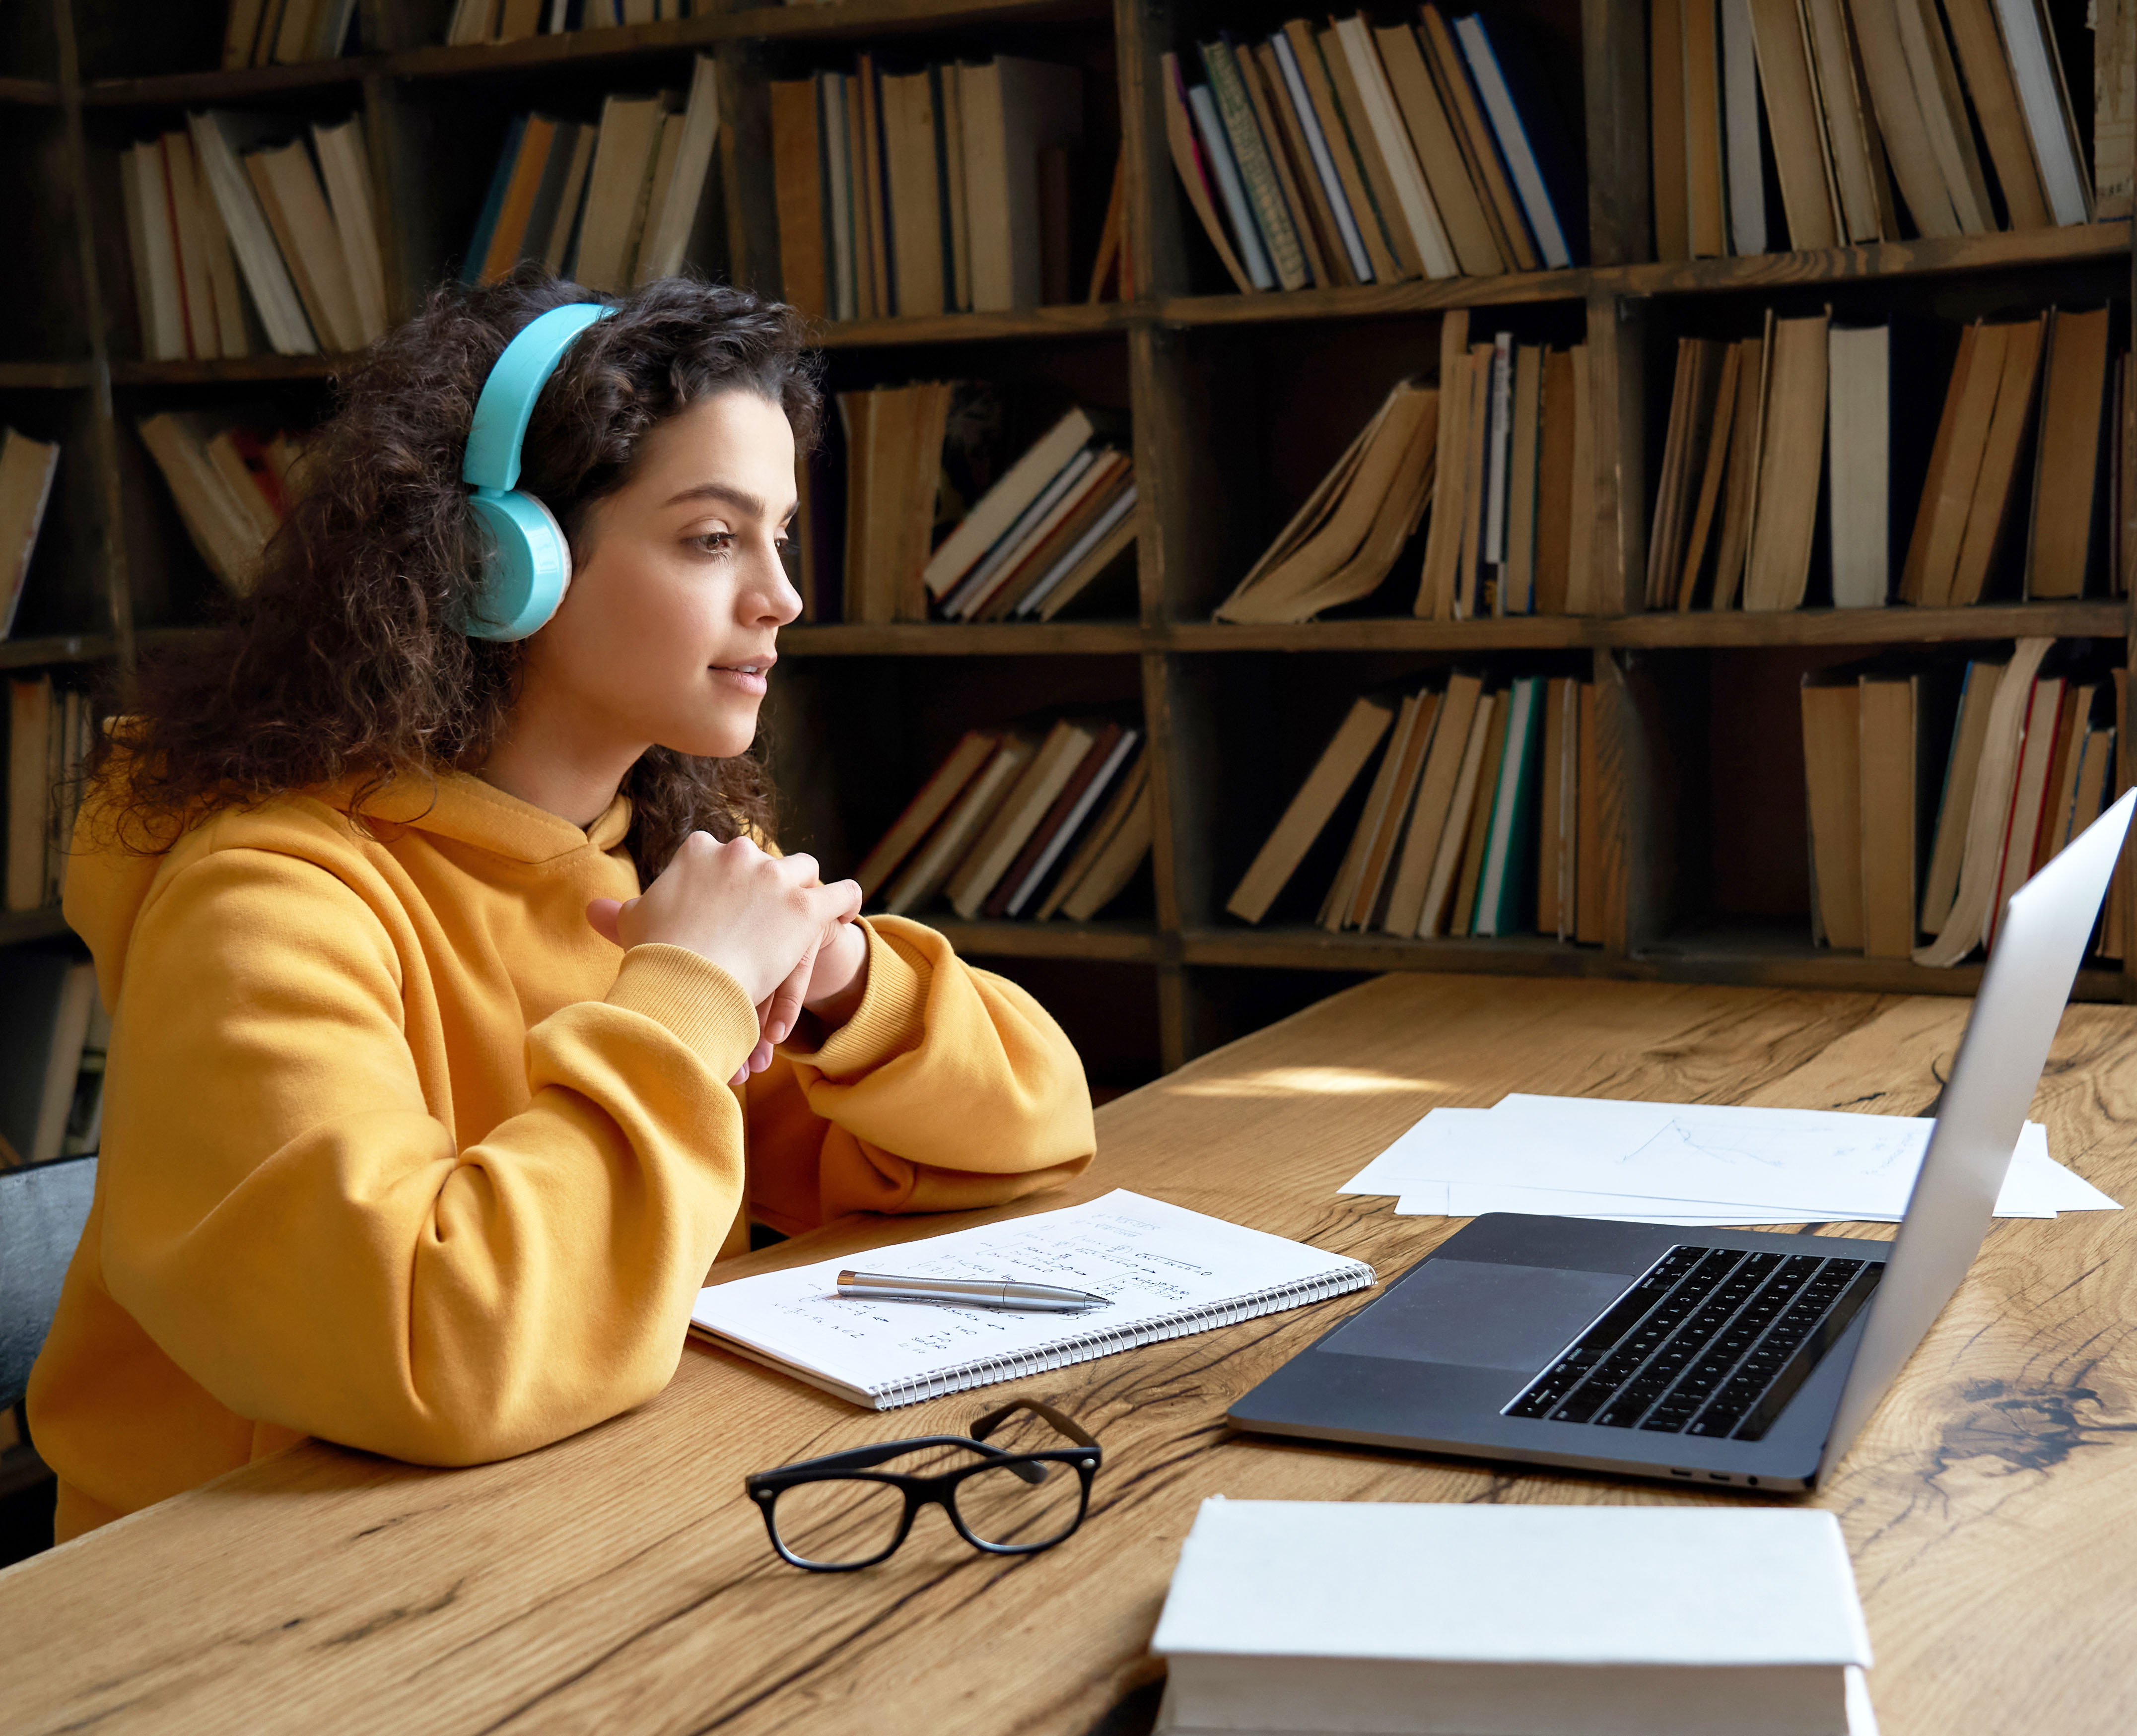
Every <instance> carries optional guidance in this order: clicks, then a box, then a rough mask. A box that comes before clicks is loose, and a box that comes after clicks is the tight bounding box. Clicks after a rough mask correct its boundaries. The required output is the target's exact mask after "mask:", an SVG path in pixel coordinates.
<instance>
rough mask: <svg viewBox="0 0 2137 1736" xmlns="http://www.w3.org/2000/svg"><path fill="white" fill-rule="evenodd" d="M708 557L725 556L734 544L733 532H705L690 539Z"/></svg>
mask: <svg viewBox="0 0 2137 1736" xmlns="http://www.w3.org/2000/svg"><path fill="white" fill-rule="evenodd" d="M690 540H691V541H692V542H694V543H696V544H697V545H698V547H699V548H701V549H703V551H704V552H706V553H707V554H708V555H722V554H725V553H726V552H728V549H729V548H731V547H733V544H734V532H733V531H706V532H703V533H702V534H701V535H699V536H695V537H691V539H690Z"/></svg>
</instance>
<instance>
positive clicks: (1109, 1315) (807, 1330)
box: [690, 1189, 1374, 1402]
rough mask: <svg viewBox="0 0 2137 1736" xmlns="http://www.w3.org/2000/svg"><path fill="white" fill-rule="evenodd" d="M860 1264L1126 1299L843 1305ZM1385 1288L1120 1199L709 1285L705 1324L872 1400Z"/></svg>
mask: <svg viewBox="0 0 2137 1736" xmlns="http://www.w3.org/2000/svg"><path fill="white" fill-rule="evenodd" d="M849 1269H851V1270H856V1271H861V1272H873V1271H879V1270H880V1271H886V1272H895V1273H897V1274H898V1276H902V1277H934V1278H981V1279H995V1278H1011V1279H1015V1280H1018V1281H1023V1282H1026V1283H1035V1284H1055V1285H1060V1286H1064V1287H1066V1288H1069V1289H1072V1290H1088V1291H1096V1292H1097V1293H1098V1294H1099V1295H1101V1296H1108V1297H1111V1298H1112V1306H1109V1307H1106V1308H1094V1309H1091V1310H1088V1311H1085V1312H1083V1313H1080V1314H1043V1313H1036V1312H1030V1311H1020V1310H1015V1309H1006V1308H975V1307H968V1306H961V1305H959V1304H956V1303H950V1302H893V1301H882V1300H879V1299H875V1298H863V1297H858V1296H840V1295H839V1294H837V1290H836V1286H837V1280H838V1274H839V1273H840V1272H841V1271H845V1270H849ZM1372 1281H1374V1273H1373V1269H1372V1268H1371V1267H1370V1266H1367V1265H1365V1263H1363V1262H1361V1261H1356V1260H1352V1259H1350V1258H1348V1257H1346V1256H1344V1255H1341V1254H1331V1253H1327V1252H1324V1251H1322V1249H1319V1248H1315V1247H1307V1245H1306V1244H1304V1243H1303V1242H1292V1241H1288V1240H1286V1239H1285V1238H1283V1237H1282V1236H1272V1235H1268V1234H1267V1233H1263V1231H1260V1230H1252V1229H1247V1228H1244V1227H1242V1226H1241V1225H1239V1224H1235V1223H1225V1222H1224V1220H1223V1219H1222V1218H1210V1217H1206V1216H1205V1215H1204V1214H1203V1213H1200V1212H1190V1211H1189V1210H1187V1209H1186V1208H1185V1207H1181V1206H1176V1205H1169V1204H1166V1203H1165V1202H1164V1201H1162V1200H1157V1199H1146V1198H1144V1197H1143V1196H1142V1195H1141V1194H1132V1193H1130V1192H1128V1191H1127V1190H1126V1189H1115V1190H1114V1191H1113V1192H1112V1193H1111V1194H1106V1195H1105V1196H1104V1197H1103V1198H1102V1199H1094V1200H1092V1201H1089V1202H1088V1203H1087V1204H1083V1205H1075V1206H1068V1207H1064V1208H1063V1209H1061V1210H1059V1211H1057V1212H1041V1213H1034V1215H1032V1216H1030V1217H1028V1218H1013V1219H1011V1220H1010V1221H1009V1222H1008V1223H994V1224H985V1225H981V1226H980V1227H979V1228H974V1229H967V1230H955V1231H952V1233H949V1234H948V1235H945V1236H933V1237H930V1238H927V1239H926V1240H924V1241H920V1242H905V1243H903V1245H901V1246H898V1247H886V1248H884V1249H883V1250H881V1251H880V1252H864V1253H853V1254H844V1255H841V1256H840V1257H838V1258H836V1259H832V1260H821V1261H818V1262H815V1264H813V1265H809V1266H797V1267H791V1268H790V1269H788V1270H786V1271H785V1272H763V1273H760V1274H759V1275H757V1276H754V1277H747V1278H737V1279H735V1280H734V1281H732V1282H730V1283H726V1284H716V1285H713V1286H709V1287H708V1288H706V1289H704V1290H702V1291H699V1293H698V1304H697V1306H696V1307H695V1308H694V1310H693V1311H691V1315H690V1320H691V1324H692V1325H694V1326H697V1327H699V1328H700V1329H702V1330H704V1331H707V1332H709V1333H713V1334H715V1335H718V1336H719V1337H722V1338H728V1339H732V1340H734V1341H735V1342H736V1343H737V1344H739V1345H745V1346H747V1348H749V1349H752V1350H755V1351H757V1352H759V1353H761V1354H764V1355H767V1356H770V1357H772V1358H775V1359H777V1360H779V1361H781V1362H786V1363H790V1364H794V1365H795V1366H796V1367H799V1368H803V1369H811V1370H814V1371H815V1372H816V1373H818V1374H825V1375H828V1376H830V1378H831V1379H835V1380H839V1381H842V1382H844V1383H845V1384H847V1385H848V1386H850V1387H853V1388H857V1389H859V1390H860V1391H862V1392H866V1393H871V1394H883V1393H900V1394H903V1393H904V1391H905V1389H906V1388H916V1389H915V1390H913V1391H912V1392H911V1393H910V1397H911V1398H916V1399H917V1398H923V1397H926V1396H928V1394H929V1393H932V1392H949V1391H954V1390H956V1389H957V1388H959V1387H961V1386H968V1385H976V1384H979V1383H981V1382H982V1381H984V1380H988V1379H1005V1378H1007V1377H1008V1376H1009V1375H1010V1374H1022V1373H1026V1372H1030V1371H1031V1370H1033V1369H1040V1368H1052V1367H1059V1366H1061V1365H1062V1364H1064V1363H1067V1362H1072V1361H1075V1362H1080V1361H1083V1360H1085V1359H1087V1358H1088V1357H1090V1356H1101V1355H1104V1354H1107V1352H1108V1351H1112V1350H1116V1349H1127V1348H1128V1347H1129V1346H1130V1345H1133V1344H1142V1343H1149V1342H1152V1341H1154V1340H1156V1339H1159V1338H1167V1337H1173V1336H1176V1335H1179V1334H1180V1333H1183V1332H1192V1331H1199V1330H1202V1329H1204V1328H1205V1327H1208V1326H1215V1325H1223V1324H1225V1323H1226V1322H1227V1321H1229V1320H1234V1319H1244V1318H1246V1317H1247V1315H1249V1313H1261V1312H1263V1311H1267V1310H1268V1309H1269V1308H1273V1307H1287V1306H1292V1305H1293V1304H1295V1303H1300V1302H1306V1301H1316V1300H1318V1299H1319V1298H1320V1297H1321V1296H1332V1295H1335V1294H1337V1293H1339V1292H1340V1291H1346V1290H1354V1289H1361V1288H1363V1287H1364V1286H1365V1285H1367V1284H1370V1283H1371V1282H1372ZM1002 1364H1013V1366H1002ZM901 1402H903V1401H902V1399H901Z"/></svg>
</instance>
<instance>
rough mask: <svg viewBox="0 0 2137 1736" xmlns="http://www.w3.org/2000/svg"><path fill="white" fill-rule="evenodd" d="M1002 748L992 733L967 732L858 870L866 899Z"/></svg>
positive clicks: (973, 730) (862, 892) (857, 881)
mask: <svg viewBox="0 0 2137 1736" xmlns="http://www.w3.org/2000/svg"><path fill="white" fill-rule="evenodd" d="M1000 746H1001V737H1000V736H997V735H995V734H994V733H992V732H990V731H987V730H983V729H972V730H967V731H966V732H965V734H964V737H963V738H962V739H961V740H960V741H959V742H958V743H957V746H956V747H954V748H953V749H952V750H951V752H950V756H949V757H948V758H947V759H946V760H944V761H942V764H941V765H940V766H937V767H936V769H935V771H934V774H933V775H932V776H930V777H929V779H928V780H927V782H926V783H925V784H922V785H921V786H920V790H919V792H918V794H917V795H914V797H913V800H911V801H910V802H909V803H908V804H907V805H906V808H905V811H904V812H903V813H902V814H900V815H898V818H897V819H895V820H893V821H892V822H891V824H890V829H888V831H886V832H885V833H884V834H883V836H882V837H881V838H879V839H877V840H876V843H875V846H874V849H871V850H869V853H868V854H867V855H866V856H864V857H863V858H861V865H860V866H859V868H856V869H854V881H855V883H857V884H858V885H859V887H860V889H861V897H863V898H864V899H868V898H873V897H874V896H875V894H876V889H877V888H878V887H880V886H881V885H882V884H883V883H884V881H886V880H888V878H890V875H891V871H892V870H893V869H894V868H897V866H898V863H901V862H903V861H904V860H905V858H907V857H908V856H909V855H910V854H911V853H913V850H914V849H916V848H917V847H918V844H919V843H920V840H921V839H923V838H925V837H926V836H927V834H928V832H929V830H930V829H932V827H933V826H934V824H935V823H936V821H937V820H938V819H942V816H943V815H945V814H947V812H948V811H949V810H950V805H951V804H952V803H953V802H954V801H956V800H957V798H958V796H959V795H961V794H963V792H964V790H965V788H966V785H969V784H970V783H971V780H973V779H974V778H975V777H976V776H978V775H979V773H980V771H981V768H982V767H984V766H986V763H987V761H990V760H991V759H992V758H993V757H994V756H995V751H996V750H997V749H999V748H1000Z"/></svg>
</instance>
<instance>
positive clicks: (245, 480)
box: [139, 411, 298, 596]
mask: <svg viewBox="0 0 2137 1736" xmlns="http://www.w3.org/2000/svg"><path fill="white" fill-rule="evenodd" d="M139 428H140V430H141V443H142V444H143V445H145V446H146V447H147V448H148V455H149V456H150V457H152V458H153V459H154V460H156V468H157V469H159V470H161V471H162V472H163V480H164V482H165V483H166V484H168V486H169V488H170V490H171V498H172V499H173V501H174V502H175V503H177V505H178V517H179V518H180V519H181V520H182V521H183V523H184V524H185V528H186V533H187V535H188V536H189V537H192V542H193V547H195V548H197V549H198V550H199V551H200V557H201V558H202V560H203V561H205V562H207V564H208V567H209V569H210V570H211V571H212V572H213V573H214V574H215V576H217V578H218V579H220V580H221V581H222V582H223V584H224V585H225V586H227V587H228V588H229V590H230V591H231V593H232V594H233V595H236V596H244V595H246V593H247V592H248V591H251V588H252V585H253V581H254V580H255V579H256V577H257V576H258V574H259V567H260V552H261V551H262V550H264V549H265V547H266V546H267V539H268V538H269V537H271V536H273V535H274V534H275V530H276V528H278V527H279V526H280V524H281V522H282V519H283V517H284V516H285V513H286V512H287V510H288V506H289V489H290V473H291V470H292V469H293V467H294V466H295V464H296V461H297V456H298V447H297V443H296V441H295V440H294V439H293V438H292V437H291V436H290V435H287V434H285V433H281V432H275V431H269V430H265V429H260V428H254V427H249V426H246V425H244V424H241V423H231V422H228V421H225V420H223V419H221V418H218V417H216V416H210V415H208V414H207V413H206V412H203V411H162V412H160V413H159V414H158V415H155V416H144V417H143V418H142V419H141V421H140V422H139Z"/></svg>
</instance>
